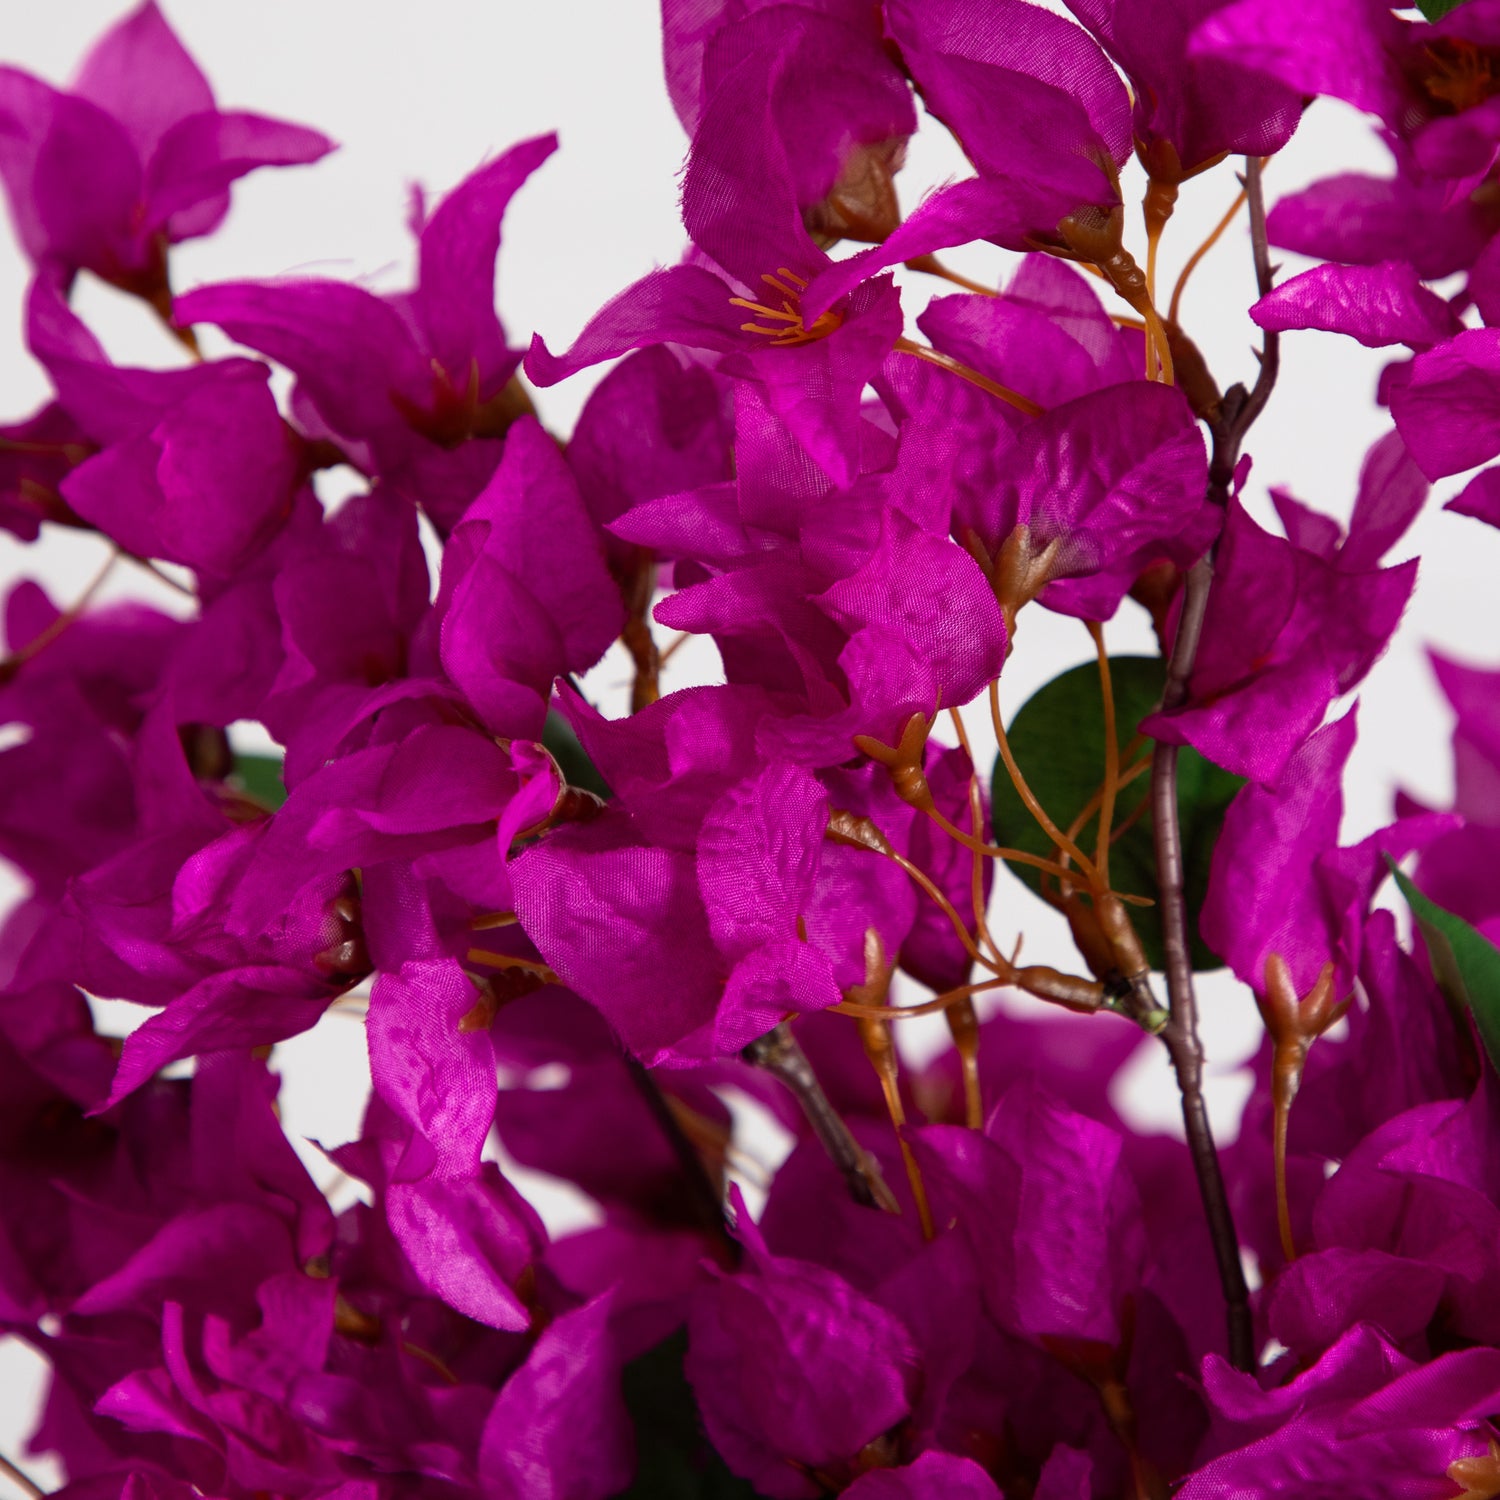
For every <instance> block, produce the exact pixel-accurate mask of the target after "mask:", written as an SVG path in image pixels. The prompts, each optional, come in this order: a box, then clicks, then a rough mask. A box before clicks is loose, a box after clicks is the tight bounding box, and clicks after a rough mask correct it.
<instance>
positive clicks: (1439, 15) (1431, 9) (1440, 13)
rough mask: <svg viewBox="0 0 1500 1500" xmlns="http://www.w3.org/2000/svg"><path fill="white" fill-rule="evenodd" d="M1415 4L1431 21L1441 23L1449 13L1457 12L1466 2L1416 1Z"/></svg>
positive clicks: (1450, 0)
mask: <svg viewBox="0 0 1500 1500" xmlns="http://www.w3.org/2000/svg"><path fill="white" fill-rule="evenodd" d="M1415 3H1416V7H1417V9H1418V10H1419V11H1421V12H1422V14H1423V15H1424V16H1426V18H1427V19H1428V20H1429V21H1441V20H1442V19H1443V17H1444V16H1446V15H1447V14H1448V12H1449V11H1452V10H1457V9H1458V7H1459V6H1460V5H1463V4H1465V3H1466V0H1415Z"/></svg>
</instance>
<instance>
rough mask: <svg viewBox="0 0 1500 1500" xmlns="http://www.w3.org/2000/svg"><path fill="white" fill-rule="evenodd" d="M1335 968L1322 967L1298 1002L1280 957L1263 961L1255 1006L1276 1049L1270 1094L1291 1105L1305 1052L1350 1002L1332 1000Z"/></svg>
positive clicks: (1294, 988) (1305, 1056)
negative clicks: (1260, 990) (1262, 978)
mask: <svg viewBox="0 0 1500 1500" xmlns="http://www.w3.org/2000/svg"><path fill="white" fill-rule="evenodd" d="M1334 972H1335V971H1334V966H1333V964H1331V963H1326V964H1324V965H1323V968H1322V970H1321V971H1320V972H1319V974H1318V977H1317V979H1316V981H1315V982H1314V984H1313V987H1312V988H1311V989H1310V990H1309V991H1308V992H1307V994H1306V995H1304V996H1302V997H1301V998H1299V997H1298V995H1297V989H1296V986H1295V985H1294V984H1293V983H1292V973H1291V970H1290V969H1289V968H1288V967H1287V963H1286V960H1285V959H1284V958H1282V956H1281V955H1280V954H1279V953H1271V954H1268V955H1267V957H1266V969H1265V975H1266V981H1265V989H1264V992H1263V993H1257V994H1256V997H1255V1003H1256V1005H1257V1007H1258V1008H1259V1010H1260V1016H1261V1020H1262V1021H1264V1022H1265V1027H1266V1033H1267V1035H1268V1036H1269V1037H1270V1038H1271V1044H1272V1046H1273V1047H1274V1049H1275V1054H1274V1058H1273V1061H1272V1084H1271V1086H1272V1092H1273V1094H1274V1095H1275V1097H1276V1098H1277V1099H1278V1100H1283V1099H1284V1100H1285V1102H1286V1103H1287V1104H1290V1103H1291V1101H1292V1099H1293V1098H1294V1097H1295V1096H1296V1093H1297V1089H1298V1086H1299V1085H1300V1084H1301V1082H1302V1068H1303V1065H1304V1064H1305V1063H1306V1061H1307V1053H1308V1049H1309V1048H1310V1047H1311V1046H1312V1044H1313V1043H1314V1042H1315V1041H1316V1040H1317V1039H1318V1038H1319V1037H1320V1036H1322V1035H1323V1033H1324V1032H1325V1031H1327V1030H1328V1028H1329V1027H1330V1026H1332V1025H1334V1023H1335V1022H1337V1021H1339V1020H1340V1019H1341V1018H1342V1017H1343V1015H1344V1013H1345V1011H1347V1010H1348V1009H1349V999H1348V997H1345V998H1344V999H1343V1000H1337V1001H1336V1000H1335V999H1334V988H1333V984H1334Z"/></svg>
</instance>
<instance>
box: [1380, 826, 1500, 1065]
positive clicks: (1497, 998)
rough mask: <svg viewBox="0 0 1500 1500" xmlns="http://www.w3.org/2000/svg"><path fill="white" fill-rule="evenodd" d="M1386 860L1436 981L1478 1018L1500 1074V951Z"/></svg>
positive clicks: (1479, 1026)
mask: <svg viewBox="0 0 1500 1500" xmlns="http://www.w3.org/2000/svg"><path fill="white" fill-rule="evenodd" d="M1385 862H1386V864H1388V865H1389V866H1390V867H1391V874H1392V875H1394V876H1395V877H1396V884H1397V885H1398V886H1400V887H1401V894H1402V895H1403V896H1405V897H1406V904H1407V905H1408V906H1409V907H1411V914H1412V916H1413V917H1415V918H1416V923H1417V928H1418V930H1419V931H1420V932H1421V934H1422V941H1423V942H1424V943H1426V944H1427V956H1428V958H1429V959H1431V960H1432V974H1433V978H1434V979H1436V980H1437V982H1438V986H1439V988H1440V989H1441V990H1442V991H1443V993H1444V994H1445V995H1446V996H1447V997H1448V999H1449V1000H1450V1001H1452V1002H1453V1003H1454V1004H1455V1005H1462V1006H1464V1007H1466V1008H1467V1009H1468V1010H1469V1012H1470V1013H1471V1014H1472V1015H1473V1017H1474V1024H1475V1025H1476V1026H1478V1028H1479V1037H1480V1040H1481V1041H1482V1042H1483V1043H1484V1050H1485V1051H1486V1052H1488V1053H1489V1055H1490V1062H1491V1063H1493V1064H1494V1066H1495V1068H1496V1069H1497V1071H1500V948H1496V947H1495V945H1494V944H1493V943H1492V942H1490V940H1489V939H1488V938H1487V937H1485V936H1484V935H1483V934H1482V933H1479V932H1476V931H1475V930H1474V928H1472V927H1470V926H1469V924H1468V923H1467V922H1465V921H1464V919H1463V918H1462V917H1459V916H1455V915H1454V914H1453V913H1452V912H1451V911H1444V910H1443V908H1442V907H1441V906H1439V905H1438V904H1437V902H1435V901H1429V900H1428V899H1427V897H1426V896H1424V895H1423V894H1422V893H1421V891H1419V890H1418V889H1417V888H1416V886H1414V885H1413V884H1412V883H1411V881H1410V880H1408V879H1407V877H1406V876H1405V875H1403V874H1402V873H1401V871H1400V870H1398V869H1397V868H1396V862H1395V860H1393V859H1392V858H1391V857H1390V855H1389V854H1388V855H1386V857H1385Z"/></svg>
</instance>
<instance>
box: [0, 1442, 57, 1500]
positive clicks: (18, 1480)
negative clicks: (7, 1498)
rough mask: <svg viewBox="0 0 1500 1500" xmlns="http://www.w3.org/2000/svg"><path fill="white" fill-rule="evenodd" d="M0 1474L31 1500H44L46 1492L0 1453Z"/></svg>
mask: <svg viewBox="0 0 1500 1500" xmlns="http://www.w3.org/2000/svg"><path fill="white" fill-rule="evenodd" d="M0 1474H4V1475H6V1476H7V1478H9V1479H10V1480H12V1481H13V1482H14V1483H15V1484H16V1485H18V1486H19V1487H20V1488H21V1489H23V1490H25V1491H26V1493H27V1494H28V1495H30V1496H31V1500H45V1497H46V1494H47V1492H46V1490H44V1489H43V1488H42V1487H41V1485H39V1484H38V1483H37V1482H36V1480H34V1479H33V1478H31V1476H30V1475H29V1474H27V1473H26V1472H25V1471H24V1470H23V1469H21V1468H18V1467H17V1466H16V1465H15V1464H13V1463H12V1462H11V1461H10V1460H9V1459H8V1458H7V1457H6V1456H5V1455H4V1454H3V1453H0Z"/></svg>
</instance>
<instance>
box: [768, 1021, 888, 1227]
mask: <svg viewBox="0 0 1500 1500" xmlns="http://www.w3.org/2000/svg"><path fill="white" fill-rule="evenodd" d="M741 1056H743V1057H744V1059H745V1061H746V1062H748V1063H751V1064H753V1065H754V1066H755V1067H758V1068H764V1069H765V1070H766V1072H768V1073H770V1074H772V1075H773V1076H775V1077H777V1078H779V1079H780V1080H781V1081H782V1083H784V1084H785V1085H786V1086H787V1088H789V1089H790V1090H791V1091H792V1094H793V1095H794V1097H795V1098H796V1100H797V1103H798V1104H800V1105H801V1106H802V1113H803V1114H804V1115H806V1116H807V1123H808V1124H809V1125H810V1126H812V1131H813V1134H814V1135H815V1136H817V1138H818V1139H819V1140H820V1141H821V1142H822V1143H823V1149H824V1150H825V1151H826V1152H827V1153H828V1155H829V1159H830V1160H831V1161H832V1162H833V1164H834V1166H836V1167H837V1168H838V1169H839V1171H840V1173H842V1175H843V1178H844V1182H845V1184H846V1185H847V1186H848V1189H849V1196H850V1197H851V1198H853V1199H854V1201H855V1202H856V1203H862V1204H864V1205H865V1206H866V1207H867V1208H882V1209H884V1210H885V1211H886V1212H887V1213H892V1214H896V1213H900V1212H901V1205H900V1204H899V1203H898V1202H897V1201H896V1198H895V1195H894V1194H893V1193H892V1192H891V1190H890V1188H889V1187H888V1186H887V1185H886V1181H885V1178H884V1177H882V1176H881V1175H880V1167H879V1165H878V1164H877V1163H876V1161H875V1160H874V1158H873V1157H871V1156H870V1155H868V1154H867V1153H866V1151H865V1149H864V1148H863V1147H862V1146H861V1145H860V1144H859V1142H858V1141H857V1140H855V1139H854V1134H853V1132H852V1131H851V1130H850V1129H849V1127H848V1126H847V1125H846V1124H845V1123H844V1119H843V1116H842V1115H840V1114H839V1112H838V1111H837V1110H836V1109H835V1108H834V1107H833V1105H832V1104H831V1103H830V1102H829V1099H828V1095H827V1094H825V1093H824V1092H823V1086H822V1085H821V1084H820V1083H819V1082H818V1078H817V1075H816V1074H815V1073H814V1072H813V1070H812V1064H811V1063H810V1062H809V1061H808V1060H807V1054H806V1053H805V1052H804V1051H803V1050H802V1048H801V1046H800V1045H799V1044H798V1042H797V1039H796V1038H795V1037H794V1036H793V1035H792V1030H791V1027H790V1026H788V1025H787V1024H786V1022H785V1021H782V1022H781V1023H780V1024H779V1025H777V1026H774V1027H772V1028H771V1030H770V1031H768V1032H767V1033H766V1034H765V1035H764V1036H760V1037H757V1038H756V1039H755V1040H754V1041H753V1042H751V1043H750V1045H749V1046H748V1047H746V1048H745V1049H744V1051H743V1053H742V1054H741Z"/></svg>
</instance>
